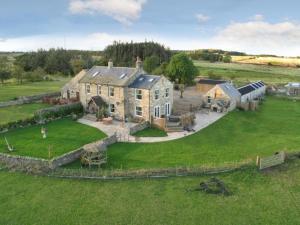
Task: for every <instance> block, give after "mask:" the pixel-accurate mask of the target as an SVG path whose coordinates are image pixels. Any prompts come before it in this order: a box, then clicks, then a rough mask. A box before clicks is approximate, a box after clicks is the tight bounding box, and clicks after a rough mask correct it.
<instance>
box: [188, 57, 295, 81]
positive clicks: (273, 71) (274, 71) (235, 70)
mask: <svg viewBox="0 0 300 225" xmlns="http://www.w3.org/2000/svg"><path fill="white" fill-rule="evenodd" d="M194 63H195V65H196V66H197V67H198V68H199V71H200V75H201V76H208V73H209V71H212V72H213V73H214V74H215V75H219V76H221V77H223V79H234V81H235V82H236V83H248V82H250V81H256V80H263V81H264V82H266V83H280V84H285V83H288V82H291V81H298V82H300V69H299V68H287V67H276V66H266V65H251V64H237V63H210V62H207V61H194Z"/></svg>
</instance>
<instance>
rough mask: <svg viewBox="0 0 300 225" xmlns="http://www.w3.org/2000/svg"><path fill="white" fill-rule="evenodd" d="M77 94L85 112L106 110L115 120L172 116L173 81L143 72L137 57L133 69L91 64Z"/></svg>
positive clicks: (111, 63) (110, 63) (80, 81)
mask: <svg viewBox="0 0 300 225" xmlns="http://www.w3.org/2000/svg"><path fill="white" fill-rule="evenodd" d="M79 95H80V96H79V97H80V101H81V103H82V105H83V106H84V108H85V109H86V111H87V112H89V113H93V114H96V113H97V112H98V111H99V110H103V109H105V110H106V111H107V114H108V115H109V116H111V117H113V118H115V119H117V120H121V121H124V120H125V121H126V120H128V119H132V118H134V119H139V120H145V121H150V122H151V121H152V119H153V118H163V117H168V116H170V115H171V112H172V106H173V83H171V82H170V81H169V80H168V79H167V78H165V77H164V76H155V75H149V74H146V73H145V71H144V70H143V69H142V61H141V60H140V59H139V58H138V59H137V61H136V67H135V68H128V67H114V66H113V62H112V61H109V62H108V66H107V67H105V66H94V67H93V68H91V69H90V70H88V71H87V72H86V73H85V75H84V76H83V77H82V78H81V79H80V80H79Z"/></svg>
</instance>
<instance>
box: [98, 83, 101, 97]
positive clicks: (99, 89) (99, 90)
mask: <svg viewBox="0 0 300 225" xmlns="http://www.w3.org/2000/svg"><path fill="white" fill-rule="evenodd" d="M101 91H102V90H101V85H98V95H101Z"/></svg>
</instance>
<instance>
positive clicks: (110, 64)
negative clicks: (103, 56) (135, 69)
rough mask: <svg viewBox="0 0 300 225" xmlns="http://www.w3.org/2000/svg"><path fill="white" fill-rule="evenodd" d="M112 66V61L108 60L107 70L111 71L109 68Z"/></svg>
mask: <svg viewBox="0 0 300 225" xmlns="http://www.w3.org/2000/svg"><path fill="white" fill-rule="evenodd" d="M113 66H114V63H113V61H112V60H111V59H110V60H109V61H108V65H107V67H108V69H111V68H113Z"/></svg>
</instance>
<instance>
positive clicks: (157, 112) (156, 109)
mask: <svg viewBox="0 0 300 225" xmlns="http://www.w3.org/2000/svg"><path fill="white" fill-rule="evenodd" d="M154 116H155V117H156V118H159V117H160V108H159V106H156V107H155V108H154Z"/></svg>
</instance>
